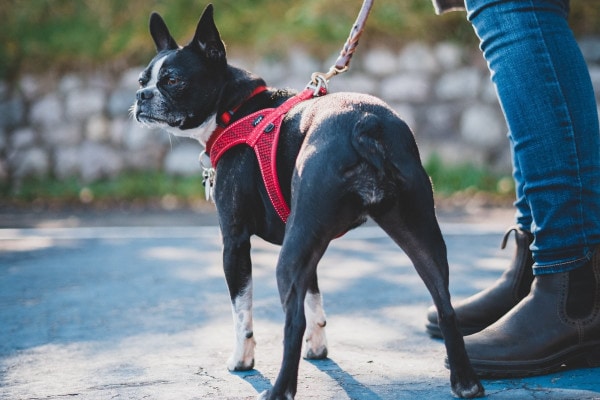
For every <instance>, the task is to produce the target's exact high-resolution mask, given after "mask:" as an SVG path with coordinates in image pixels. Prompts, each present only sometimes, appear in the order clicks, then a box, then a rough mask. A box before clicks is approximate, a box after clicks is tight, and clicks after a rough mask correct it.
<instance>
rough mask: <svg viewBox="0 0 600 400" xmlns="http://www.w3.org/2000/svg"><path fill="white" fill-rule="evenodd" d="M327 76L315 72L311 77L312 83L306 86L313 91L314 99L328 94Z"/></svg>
mask: <svg viewBox="0 0 600 400" xmlns="http://www.w3.org/2000/svg"><path fill="white" fill-rule="evenodd" d="M328 80H329V79H328V78H327V75H325V74H323V73H321V72H315V73H313V74H312V76H311V77H310V82H308V84H307V85H306V89H311V90H312V91H313V97H319V96H323V95H326V94H327V82H328Z"/></svg>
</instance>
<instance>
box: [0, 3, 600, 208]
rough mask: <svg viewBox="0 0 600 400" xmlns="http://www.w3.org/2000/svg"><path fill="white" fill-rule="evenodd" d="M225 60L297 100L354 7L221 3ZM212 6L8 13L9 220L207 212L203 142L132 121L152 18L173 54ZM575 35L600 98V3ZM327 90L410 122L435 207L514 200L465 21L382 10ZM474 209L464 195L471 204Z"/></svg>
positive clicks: (583, 12) (9, 6) (576, 20)
mask: <svg viewBox="0 0 600 400" xmlns="http://www.w3.org/2000/svg"><path fill="white" fill-rule="evenodd" d="M213 4H214V6H215V19H216V23H217V26H218V28H219V30H220V32H221V36H222V38H223V40H224V41H225V43H226V45H227V49H228V58H229V61H230V62H231V63H233V64H237V65H239V66H242V67H245V68H248V69H250V70H252V71H254V72H256V73H258V74H259V75H261V76H262V77H263V78H264V79H265V80H266V81H267V83H268V84H269V85H271V86H278V87H289V88H293V89H298V90H300V89H302V88H303V87H304V86H305V85H306V83H307V82H308V80H309V79H310V75H311V74H312V73H313V72H316V71H327V70H328V69H329V66H330V65H331V64H332V63H333V61H334V60H335V58H336V57H337V55H338V53H339V50H340V49H341V47H342V45H343V43H344V41H345V39H346V38H347V36H348V33H349V31H350V28H351V26H352V23H353V22H354V20H355V18H356V15H357V13H358V10H359V9H360V6H361V4H362V1H360V0H352V1H349V0H329V1H322V0H303V1H267V0H235V1H234V0H214V1H213ZM205 5H206V3H205V2H201V1H197V0H195V1H192V0H169V1H159V0H154V1H149V0H128V1H121V0H102V1H97V0H28V1H24V0H2V2H0V20H1V21H2V27H1V28H0V209H2V208H3V209H4V210H11V209H23V208H24V209H31V210H48V209H54V208H64V207H92V208H95V209H107V208H114V207H142V208H143V207H158V208H161V209H167V210H172V209H177V208H192V209H199V210H202V209H205V208H207V207H208V208H210V207H211V206H210V205H207V203H206V202H205V200H204V194H203V192H202V187H201V186H202V185H201V176H200V175H201V171H200V168H199V165H198V161H197V158H198V154H199V152H200V151H201V149H200V147H199V146H198V145H197V144H196V143H194V142H193V141H191V140H187V139H183V138H176V137H170V136H169V135H168V134H167V133H165V132H161V131H156V130H150V129H147V128H142V127H140V126H139V125H138V124H137V123H135V121H133V120H132V119H131V117H130V116H129V108H130V106H131V105H132V104H133V100H134V96H135V91H136V90H137V77H138V74H139V72H140V71H141V70H142V69H143V68H144V66H145V65H146V64H147V63H148V61H149V60H150V59H151V58H152V57H153V55H154V45H153V42H152V40H151V38H150V35H149V33H148V17H149V14H150V13H151V12H152V11H158V12H159V13H160V14H161V15H162V16H163V17H164V18H165V20H166V21H167V24H168V26H169V28H170V30H171V33H172V34H173V36H174V37H175V39H176V40H177V41H178V42H179V44H185V43H187V41H188V40H189V39H190V38H191V37H192V35H193V32H194V30H195V27H196V23H197V20H198V18H199V16H200V14H201V12H202V10H203V9H204V7H205ZM571 8H572V11H571V17H570V24H571V26H572V28H573V30H574V32H575V34H576V36H577V38H578V41H579V43H580V45H581V48H582V50H583V52H584V55H585V57H586V60H587V62H588V65H589V67H590V73H591V75H592V79H593V82H594V85H595V88H596V89H597V93H599V94H600V2H597V1H585V0H572V1H571ZM330 90H332V91H342V90H351V91H361V92H367V93H371V94H374V95H376V96H379V97H382V98H383V99H384V100H386V101H387V102H389V103H390V104H391V105H392V107H393V108H394V109H396V110H397V111H398V112H399V113H400V115H401V116H402V117H403V118H405V119H406V121H407V122H408V123H409V124H410V125H411V127H412V128H413V131H414V133H415V137H416V138H417V142H418V144H419V146H420V148H421V152H422V154H421V155H422V159H423V161H424V163H425V165H426V168H427V170H428V172H429V173H430V175H431V176H432V180H433V182H434V185H435V188H436V196H437V197H438V198H440V199H454V201H458V202H461V201H467V200H468V201H472V199H473V198H479V199H483V200H482V201H485V202H491V203H496V202H498V203H502V204H510V202H511V201H512V197H513V194H512V191H513V187H512V179H511V178H510V159H509V149H508V145H507V141H506V127H505V125H504V121H503V118H502V115H501V112H500V108H499V106H498V104H497V101H496V98H495V94H494V88H493V87H492V86H491V84H490V81H489V74H488V71H487V68H486V65H485V62H484V61H483V59H482V57H481V54H480V53H479V50H478V41H477V38H476V37H475V35H474V34H473V32H472V29H471V26H470V24H469V23H468V22H467V21H466V20H465V13H464V12H455V13H450V14H446V15H444V16H436V15H435V14H434V11H433V7H432V5H431V1H430V0H395V1H393V0H376V2H375V5H374V8H373V10H372V13H371V16H370V18H369V20H368V22H367V27H366V31H365V33H364V34H363V36H362V38H361V44H360V46H359V47H358V50H357V53H356V54H355V56H354V58H353V60H352V65H351V68H350V71H349V72H348V73H346V74H343V75H341V76H338V77H335V78H333V79H332V81H331V85H330ZM465 199H467V200H465Z"/></svg>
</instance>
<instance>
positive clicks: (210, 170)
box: [200, 0, 374, 223]
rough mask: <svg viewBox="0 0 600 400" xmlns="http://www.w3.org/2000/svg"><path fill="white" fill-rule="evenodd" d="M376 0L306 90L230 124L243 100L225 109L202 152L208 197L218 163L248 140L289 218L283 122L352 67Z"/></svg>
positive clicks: (368, 1)
mask: <svg viewBox="0 0 600 400" xmlns="http://www.w3.org/2000/svg"><path fill="white" fill-rule="evenodd" d="M373 1H374V0H365V1H364V2H363V5H362V7H361V10H360V12H359V14H358V17H357V19H356V21H355V22H354V25H353V26H352V29H351V30H350V35H349V36H348V39H346V43H345V44H344V47H343V48H342V50H341V52H340V55H339V56H338V58H337V60H336V61H335V63H334V65H333V66H331V68H330V69H329V71H328V72H327V73H322V72H315V73H313V74H312V76H311V80H310V82H309V83H308V84H307V85H306V88H305V89H304V90H303V91H302V92H300V93H298V94H296V95H295V96H293V97H291V98H289V99H288V100H286V101H285V102H284V103H283V104H281V105H280V106H279V107H277V108H268V109H263V110H259V111H256V112H254V113H252V114H250V115H248V116H245V117H243V118H241V119H239V120H237V121H235V122H234V123H232V124H231V125H229V121H230V119H231V117H232V116H233V114H234V113H235V111H236V110H237V109H238V108H239V107H240V106H241V104H240V105H238V106H237V107H235V108H234V109H233V110H230V111H227V112H225V113H224V114H223V115H222V116H221V117H220V120H221V121H220V126H219V127H217V129H215V131H214V132H213V134H212V135H211V137H210V138H209V140H208V142H207V143H206V148H205V150H204V151H203V152H202V153H201V154H200V166H201V168H202V178H203V180H202V183H203V185H204V193H205V196H206V200H207V201H208V200H209V199H210V198H211V197H213V199H214V196H213V193H212V191H213V186H214V179H215V167H216V166H217V163H218V162H219V159H220V158H221V156H222V155H223V154H224V153H225V152H226V151H227V150H229V149H230V148H232V147H233V146H236V145H239V144H246V145H248V146H250V147H251V148H253V149H254V152H255V153H256V157H257V159H258V163H259V166H260V172H261V175H262V178H263V182H264V184H265V188H266V190H267V194H268V196H269V199H270V200H271V204H272V205H273V207H274V208H275V211H276V212H277V215H278V216H279V218H281V220H282V221H283V222H284V223H285V222H286V221H287V218H288V216H289V214H290V208H289V206H288V204H287V202H286V201H285V199H284V197H283V193H282V192H281V186H280V185H279V179H278V177H277V168H276V166H277V164H276V154H277V143H278V140H279V130H280V128H281V123H282V121H283V118H284V117H285V115H286V114H287V113H288V111H289V110H290V109H291V108H292V107H294V106H295V105H297V104H298V103H300V102H302V101H305V100H308V99H311V98H314V97H319V96H324V95H326V94H327V93H328V89H327V85H328V83H329V79H331V78H332V77H333V76H335V75H338V74H341V73H343V72H346V71H347V70H348V69H349V66H350V60H351V59H352V56H353V54H354V51H355V50H356V47H357V46H358V39H359V38H360V36H361V35H362V33H363V31H364V27H365V24H366V21H367V17H368V16H369V12H370V11H371V7H372V6H373ZM265 90H266V88H265V87H264V86H261V87H259V88H257V89H255V90H254V92H252V94H251V95H250V97H249V98H248V99H246V100H245V101H247V100H249V99H250V98H252V97H254V96H255V95H257V94H260V93H262V92H264V91H265ZM245 101H244V102H245Z"/></svg>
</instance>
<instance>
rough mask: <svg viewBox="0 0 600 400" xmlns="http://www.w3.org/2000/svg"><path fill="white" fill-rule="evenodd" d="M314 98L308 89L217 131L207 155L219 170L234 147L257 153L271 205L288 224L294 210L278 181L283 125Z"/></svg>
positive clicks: (226, 119) (224, 118) (225, 119)
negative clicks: (243, 146) (242, 146)
mask: <svg viewBox="0 0 600 400" xmlns="http://www.w3.org/2000/svg"><path fill="white" fill-rule="evenodd" d="M265 90H267V88H266V87H264V86H261V87H259V88H257V89H256V90H255V91H254V92H253V93H252V95H251V97H252V96H254V95H256V94H258V93H262V92H264V91H265ZM319 94H324V93H319ZM314 96H315V90H314V89H304V90H303V91H302V92H300V93H298V94H297V95H295V96H294V97H291V98H289V99H288V100H286V101H285V102H284V103H283V104H282V105H280V106H279V107H277V108H266V109H264V110H259V111H257V112H255V113H252V114H250V115H248V116H246V117H244V118H242V119H240V120H238V121H235V122H234V123H232V124H231V125H229V126H227V127H225V128H223V127H220V126H219V127H217V129H216V130H215V131H214V132H213V134H212V135H211V137H210V139H208V142H207V143H206V154H208V155H209V157H210V161H211V163H212V165H213V166H214V167H216V166H217V163H218V162H219V159H220V158H221V156H222V155H223V154H225V152H226V151H227V150H229V149H230V148H232V147H233V146H237V145H238V144H246V145H248V146H250V147H252V148H253V149H254V152H255V153H256V158H257V159H258V164H259V166H260V172H261V175H262V178H263V182H264V184H265V187H266V189H267V194H268V195H269V199H270V200H271V204H273V207H274V208H275V211H276V212H277V215H279V217H280V218H281V220H282V221H283V222H284V223H285V222H286V221H287V218H288V216H289V215H290V208H289V206H288V204H287V203H286V201H285V199H284V198H283V193H282V192H281V186H280V185H279V179H278V178H277V163H276V157H277V143H278V141H279V130H280V128H281V121H282V120H283V117H284V116H285V114H287V112H288V111H290V109H291V108H292V107H294V106H295V105H296V104H298V103H300V102H302V101H304V100H308V99H310V98H312V97H314ZM231 115H232V112H227V113H225V114H223V116H221V120H222V121H223V124H225V125H227V124H228V123H229V119H230V117H231Z"/></svg>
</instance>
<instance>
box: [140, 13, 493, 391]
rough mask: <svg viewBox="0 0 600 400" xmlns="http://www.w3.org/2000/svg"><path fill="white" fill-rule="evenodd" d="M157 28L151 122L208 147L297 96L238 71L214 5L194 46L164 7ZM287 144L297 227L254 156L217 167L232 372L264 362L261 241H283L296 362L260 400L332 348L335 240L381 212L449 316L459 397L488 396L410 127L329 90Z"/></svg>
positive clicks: (284, 157) (283, 285)
mask: <svg viewBox="0 0 600 400" xmlns="http://www.w3.org/2000/svg"><path fill="white" fill-rule="evenodd" d="M150 33H151V36H152V38H153V40H154V44H155V46H156V50H157V55H156V56H155V57H154V58H153V59H152V61H151V62H150V64H149V65H148V66H147V68H146V69H145V70H144V71H143V72H142V73H141V74H140V78H139V83H140V89H139V90H138V91H137V93H136V100H135V104H134V105H133V106H132V114H133V115H134V117H135V118H136V119H137V121H139V122H140V123H142V124H145V125H148V126H157V127H162V128H164V129H166V130H167V131H168V132H170V133H172V134H175V135H178V136H187V137H191V138H194V139H196V140H197V141H198V142H200V144H202V145H203V146H206V145H207V143H208V142H209V141H210V140H211V136H212V135H213V134H214V132H215V131H217V130H218V125H219V124H220V123H223V121H221V117H220V116H222V115H228V116H229V117H228V118H231V121H230V122H235V121H238V120H240V119H241V118H242V117H244V116H246V115H249V114H252V113H254V112H256V111H258V110H263V109H268V108H276V107H278V106H280V105H281V104H283V103H284V102H286V100H288V99H290V98H292V97H293V96H294V95H295V93H293V92H291V91H288V90H277V89H273V88H267V87H266V86H265V85H266V84H265V81H264V80H263V79H261V78H260V77H258V76H255V75H254V74H252V73H250V72H248V71H245V70H243V69H241V68H237V67H235V66H233V65H230V64H228V62H227V57H226V51H225V46H224V44H223V41H222V40H221V37H220V34H219V31H218V29H217V27H216V25H215V22H214V18H213V7H212V5H208V6H207V7H206V9H205V10H204V12H203V14H202V16H201V18H200V20H199V22H198V25H197V28H196V32H195V35H194V38H193V39H192V40H191V41H190V42H189V43H188V44H187V45H186V46H183V47H180V46H179V45H178V44H177V43H176V42H175V40H174V39H173V37H172V36H171V34H170V32H169V29H168V28H167V25H166V24H165V22H164V20H163V19H162V18H161V17H160V16H159V15H158V14H156V13H153V14H152V15H151V17H150ZM261 87H264V88H263V90H262V91H259V92H258V93H256V92H257V88H261ZM276 149H277V151H276V157H277V158H276V160H277V162H276V173H277V177H278V180H279V182H280V187H281V194H282V196H283V198H284V199H285V201H286V202H287V204H289V216H288V217H287V220H286V222H284V220H283V219H282V218H281V217H280V216H279V215H278V214H277V212H276V211H275V209H274V207H273V204H272V202H271V199H270V197H269V193H268V192H267V188H266V186H265V184H264V183H263V181H262V179H261V171H260V168H259V164H258V162H257V156H256V155H255V153H254V151H253V149H252V148H250V147H249V146H242V145H237V146H234V147H232V148H231V149H229V150H228V151H227V152H225V153H224V154H223V155H222V157H221V158H220V160H219V162H218V164H217V165H216V166H215V167H216V177H215V182H214V188H213V189H214V194H213V196H214V201H215V204H216V207H217V212H218V218H219V224H220V228H221V231H222V237H223V268H224V273H225V278H226V281H227V285H228V289H229V294H230V297H231V304H232V310H233V317H234V318H233V319H234V324H235V326H234V331H235V337H236V345H235V349H234V351H233V354H232V356H231V357H230V358H229V359H228V361H227V367H228V369H229V370H231V371H243V370H249V369H252V368H253V367H254V347H255V339H254V335H253V328H252V326H253V325H252V324H253V322H252V265H251V259H250V237H251V236H252V235H257V236H259V237H261V238H263V239H264V240H266V241H268V242H271V243H275V244H279V245H281V251H280V254H279V258H278V261H277V267H276V276H277V286H278V290H279V294H280V299H281V304H282V306H283V309H284V311H285V331H284V355H283V361H282V365H281V368H280V371H279V374H278V377H277V379H276V381H275V383H274V385H273V387H272V388H271V389H270V390H268V391H265V392H263V393H261V394H260V395H259V398H260V399H292V398H294V396H295V394H296V389H297V379H298V368H299V362H300V358H301V356H304V357H305V358H308V359H321V358H325V357H327V352H328V349H327V340H326V335H325V329H324V328H325V313H324V310H323V305H322V300H321V295H320V291H319V286H318V281H317V263H318V262H319V260H320V258H321V257H322V255H323V254H324V252H325V250H326V248H327V246H328V245H329V243H330V241H331V240H333V239H334V238H336V237H338V236H339V235H341V234H343V233H344V232H347V231H349V230H351V229H353V228H355V227H357V226H359V225H361V224H362V223H364V222H365V221H366V219H367V217H371V218H372V219H373V220H374V221H375V222H376V223H377V224H378V225H379V226H380V227H381V228H382V229H383V230H384V231H385V232H386V233H387V234H388V235H389V236H390V237H391V238H392V239H393V240H394V241H395V242H396V243H397V244H398V245H399V246H400V247H401V248H402V249H403V250H404V252H405V253H406V254H407V255H408V256H409V258H410V259H411V261H412V263H413V264H414V266H415V268H416V270H417V272H418V274H419V275H420V276H421V278H422V279H423V281H424V282H425V285H426V287H427V289H428V290H429V292H430V293H431V296H432V298H433V301H434V303H435V305H436V307H437V309H438V310H439V325H440V328H441V330H442V332H443V336H444V339H445V345H446V352H447V361H448V365H449V369H450V382H451V389H452V392H453V393H454V394H455V395H456V396H459V397H463V398H472V397H480V396H483V395H484V389H483V386H482V385H481V384H480V382H479V380H478V378H477V376H476V374H475V372H474V371H473V369H472V367H471V364H470V361H469V359H468V356H467V354H466V351H465V348H464V342H463V338H462V336H461V334H460V333H459V331H458V328H457V323H456V318H455V314H454V310H453V308H452V305H451V303H450V294H449V291H448V279H449V278H448V275H449V273H448V261H447V255H446V246H445V243H444V239H443V237H442V234H441V232H440V228H439V225H438V222H437V219H436V215H435V210H434V201H433V191H432V187H431V182H430V180H429V177H428V175H427V173H426V172H425V170H424V169H423V166H422V164H421V160H420V156H419V151H418V149H417V145H416V142H415V139H414V136H413V133H412V131H411V130H410V128H409V127H408V126H407V124H406V123H405V122H404V121H402V120H401V119H400V117H399V116H398V115H397V114H396V113H395V112H394V111H393V110H392V109H391V108H390V107H389V106H388V105H386V104H385V103H384V102H383V101H382V100H379V99H377V98H375V97H373V96H370V95H366V94H357V93H333V94H327V95H323V96H316V97H313V98H310V99H307V100H305V101H301V102H299V103H298V104H296V105H294V106H293V107H291V109H290V110H289V111H288V112H287V113H286V114H285V116H284V117H283V119H282V120H281V131H280V137H279V142H278V144H277V147H276ZM303 336H304V339H303ZM303 341H304V342H305V348H304V350H302V343H303Z"/></svg>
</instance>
